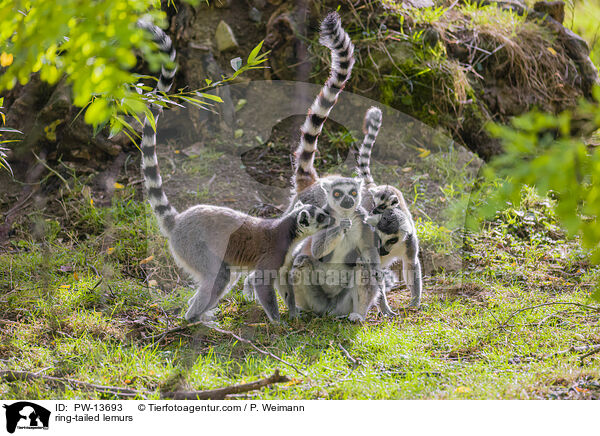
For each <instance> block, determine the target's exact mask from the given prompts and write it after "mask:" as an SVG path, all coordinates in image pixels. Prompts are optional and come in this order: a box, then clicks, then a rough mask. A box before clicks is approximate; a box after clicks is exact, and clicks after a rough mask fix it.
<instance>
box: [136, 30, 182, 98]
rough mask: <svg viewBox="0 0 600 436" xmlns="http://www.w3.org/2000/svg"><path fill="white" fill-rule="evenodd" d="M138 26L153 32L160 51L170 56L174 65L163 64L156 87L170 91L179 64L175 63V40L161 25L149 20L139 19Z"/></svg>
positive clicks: (162, 90) (153, 37) (163, 90)
mask: <svg viewBox="0 0 600 436" xmlns="http://www.w3.org/2000/svg"><path fill="white" fill-rule="evenodd" d="M137 26H138V27H139V28H140V29H144V30H146V31H147V32H150V33H151V34H152V40H153V41H154V42H155V43H156V44H157V45H158V48H159V49H160V51H162V52H163V53H166V54H167V55H168V56H169V59H170V61H171V64H172V65H162V66H161V70H160V78H159V79H158V84H157V85H156V89H158V90H159V91H161V92H168V91H169V90H170V89H171V86H172V85H173V78H174V77H175V73H176V72H177V64H176V63H175V55H176V54H177V52H176V51H175V47H173V42H172V41H171V38H169V35H167V34H166V33H165V32H164V31H163V30H162V29H161V28H160V27H158V26H156V25H154V24H152V23H151V22H149V21H146V20H144V19H139V20H138V21H137Z"/></svg>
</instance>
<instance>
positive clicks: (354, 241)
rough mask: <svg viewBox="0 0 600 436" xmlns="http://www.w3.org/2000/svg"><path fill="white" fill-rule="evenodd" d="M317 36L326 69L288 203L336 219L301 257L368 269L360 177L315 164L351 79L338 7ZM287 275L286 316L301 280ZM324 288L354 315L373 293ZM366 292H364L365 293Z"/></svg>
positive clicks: (325, 267) (371, 253)
mask: <svg viewBox="0 0 600 436" xmlns="http://www.w3.org/2000/svg"><path fill="white" fill-rule="evenodd" d="M319 41H320V43H321V44H322V45H324V46H326V47H328V48H329V49H330V50H331V72H330V75H329V78H328V79H327V81H326V82H325V84H324V86H323V88H322V89H321V92H320V93H319V95H318V96H317V97H316V98H315V100H314V101H313V103H312V105H311V106H310V108H309V110H308V113H307V116H306V119H305V121H304V124H303V125H302V127H301V129H300V133H301V136H300V143H299V145H298V148H297V150H296V152H295V154H294V156H295V162H294V164H295V165H294V174H293V176H292V185H293V192H292V198H291V201H290V206H289V207H290V208H293V207H294V205H295V204H296V202H298V201H300V202H303V203H308V204H313V205H317V206H320V207H323V208H325V209H326V210H327V211H330V212H331V214H332V216H334V217H335V219H336V222H337V223H338V225H336V226H334V227H332V228H329V229H327V230H324V231H322V232H319V233H317V234H315V235H314V236H313V237H310V238H307V239H306V241H305V242H304V243H303V244H302V250H301V251H302V252H303V253H305V254H304V255H305V256H307V257H309V258H311V259H315V261H316V268H317V269H319V270H320V271H322V272H334V273H335V271H336V270H339V272H340V274H342V272H345V271H346V270H347V267H346V265H352V268H354V267H355V266H356V263H357V261H358V260H359V258H360V261H361V262H363V263H364V264H366V265H369V268H367V269H368V270H369V271H370V269H371V265H372V264H377V263H378V262H379V260H378V252H377V247H376V243H375V241H374V237H375V235H374V232H373V229H372V228H371V227H370V226H369V225H368V224H366V222H365V219H366V214H365V213H364V211H363V210H362V207H361V191H362V180H361V179H360V178H352V177H342V176H338V175H329V176H325V177H321V178H319V176H318V174H317V171H316V169H315V168H314V157H315V153H316V150H317V140H318V137H319V135H320V133H321V130H322V128H323V124H324V123H325V120H326V119H327V117H328V116H329V113H330V111H331V109H332V108H333V106H334V105H335V103H336V102H337V99H338V96H339V94H340V93H341V90H342V89H343V88H344V86H345V85H346V83H347V81H348V80H349V79H350V75H351V72H352V67H353V65H354V55H353V54H354V45H353V44H352V41H351V40H350V37H349V36H348V34H347V33H346V31H345V30H344V29H343V27H342V24H341V20H340V17H339V15H338V14H337V12H332V13H330V14H329V15H327V17H326V18H325V19H324V20H323V22H322V23H321V34H320V39H319ZM291 267H292V262H291V259H290V263H287V264H286V265H284V268H283V269H288V270H289V269H291ZM289 279H290V276H288V280H282V282H281V283H280V284H279V286H278V291H279V292H280V294H281V295H282V297H283V298H284V300H285V301H286V304H287V306H288V309H289V314H290V316H294V315H295V312H296V300H295V296H294V289H295V288H296V287H297V286H302V284H297V283H293V284H292V283H290V280H289ZM307 286H308V285H307ZM317 286H318V285H317ZM248 288H249V287H247V289H248ZM327 289H328V293H329V294H330V295H331V296H332V298H333V297H335V296H337V295H339V294H341V293H343V294H344V295H348V296H349V297H350V299H349V300H348V301H350V302H351V306H352V307H351V310H349V311H348V312H346V313H345V314H344V315H347V316H350V318H351V319H353V320H359V319H363V318H364V316H365V315H366V312H367V310H368V308H369V307H370V305H371V301H372V300H373V298H374V294H376V291H373V292H367V291H364V292H363V291H361V292H358V288H356V287H352V286H342V284H334V285H332V286H328V287H327ZM373 289H376V288H374V287H373ZM371 294H373V295H371ZM366 295H368V296H367V297H366V298H365V296H366ZM304 308H305V309H309V310H311V308H307V307H304ZM315 311H317V310H315Z"/></svg>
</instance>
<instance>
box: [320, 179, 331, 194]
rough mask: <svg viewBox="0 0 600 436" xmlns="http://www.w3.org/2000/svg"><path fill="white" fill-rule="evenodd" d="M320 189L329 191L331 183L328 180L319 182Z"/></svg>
mask: <svg viewBox="0 0 600 436" xmlns="http://www.w3.org/2000/svg"><path fill="white" fill-rule="evenodd" d="M321 187H322V188H323V189H325V190H327V191H328V190H331V182H330V181H329V180H321Z"/></svg>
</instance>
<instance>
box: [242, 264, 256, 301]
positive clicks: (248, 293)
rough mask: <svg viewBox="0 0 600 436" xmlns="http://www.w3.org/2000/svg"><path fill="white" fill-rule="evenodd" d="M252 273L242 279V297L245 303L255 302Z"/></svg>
mask: <svg viewBox="0 0 600 436" xmlns="http://www.w3.org/2000/svg"><path fill="white" fill-rule="evenodd" d="M253 281H254V271H252V272H251V273H250V274H248V275H247V276H246V278H245V279H244V287H243V288H242V295H243V296H244V299H245V300H246V301H254V300H256V292H255V291H254V285H253V284H252V282H253Z"/></svg>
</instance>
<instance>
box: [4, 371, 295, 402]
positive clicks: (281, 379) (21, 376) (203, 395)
mask: <svg viewBox="0 0 600 436" xmlns="http://www.w3.org/2000/svg"><path fill="white" fill-rule="evenodd" d="M0 378H2V379H4V380H6V381H7V382H14V381H34V380H43V381H45V382H48V383H51V384H59V385H62V386H64V385H74V386H78V387H80V388H83V389H85V390H90V391H96V392H101V393H104V394H111V395H116V396H121V397H138V396H139V397H142V398H144V399H145V398H146V396H148V395H151V394H152V393H151V392H145V391H136V390H134V389H127V388H120V387H117V386H101V385H96V384H93V383H86V382H82V381H79V380H73V379H68V378H57V377H51V376H49V375H41V374H39V373H34V372H27V371H0ZM289 381H290V378H289V377H287V376H285V375H281V374H280V373H279V370H278V369H276V370H275V372H274V373H273V375H272V376H270V377H267V378H263V379H261V380H257V381H254V382H251V383H244V384H240V385H233V386H226V387H224V388H219V389H211V390H207V391H175V392H161V394H160V396H161V398H172V399H174V400H196V399H198V400H222V399H224V398H225V397H226V396H227V395H229V394H239V393H242V392H249V391H253V390H256V389H260V388H263V387H265V386H269V385H272V384H275V383H285V382H289Z"/></svg>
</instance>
